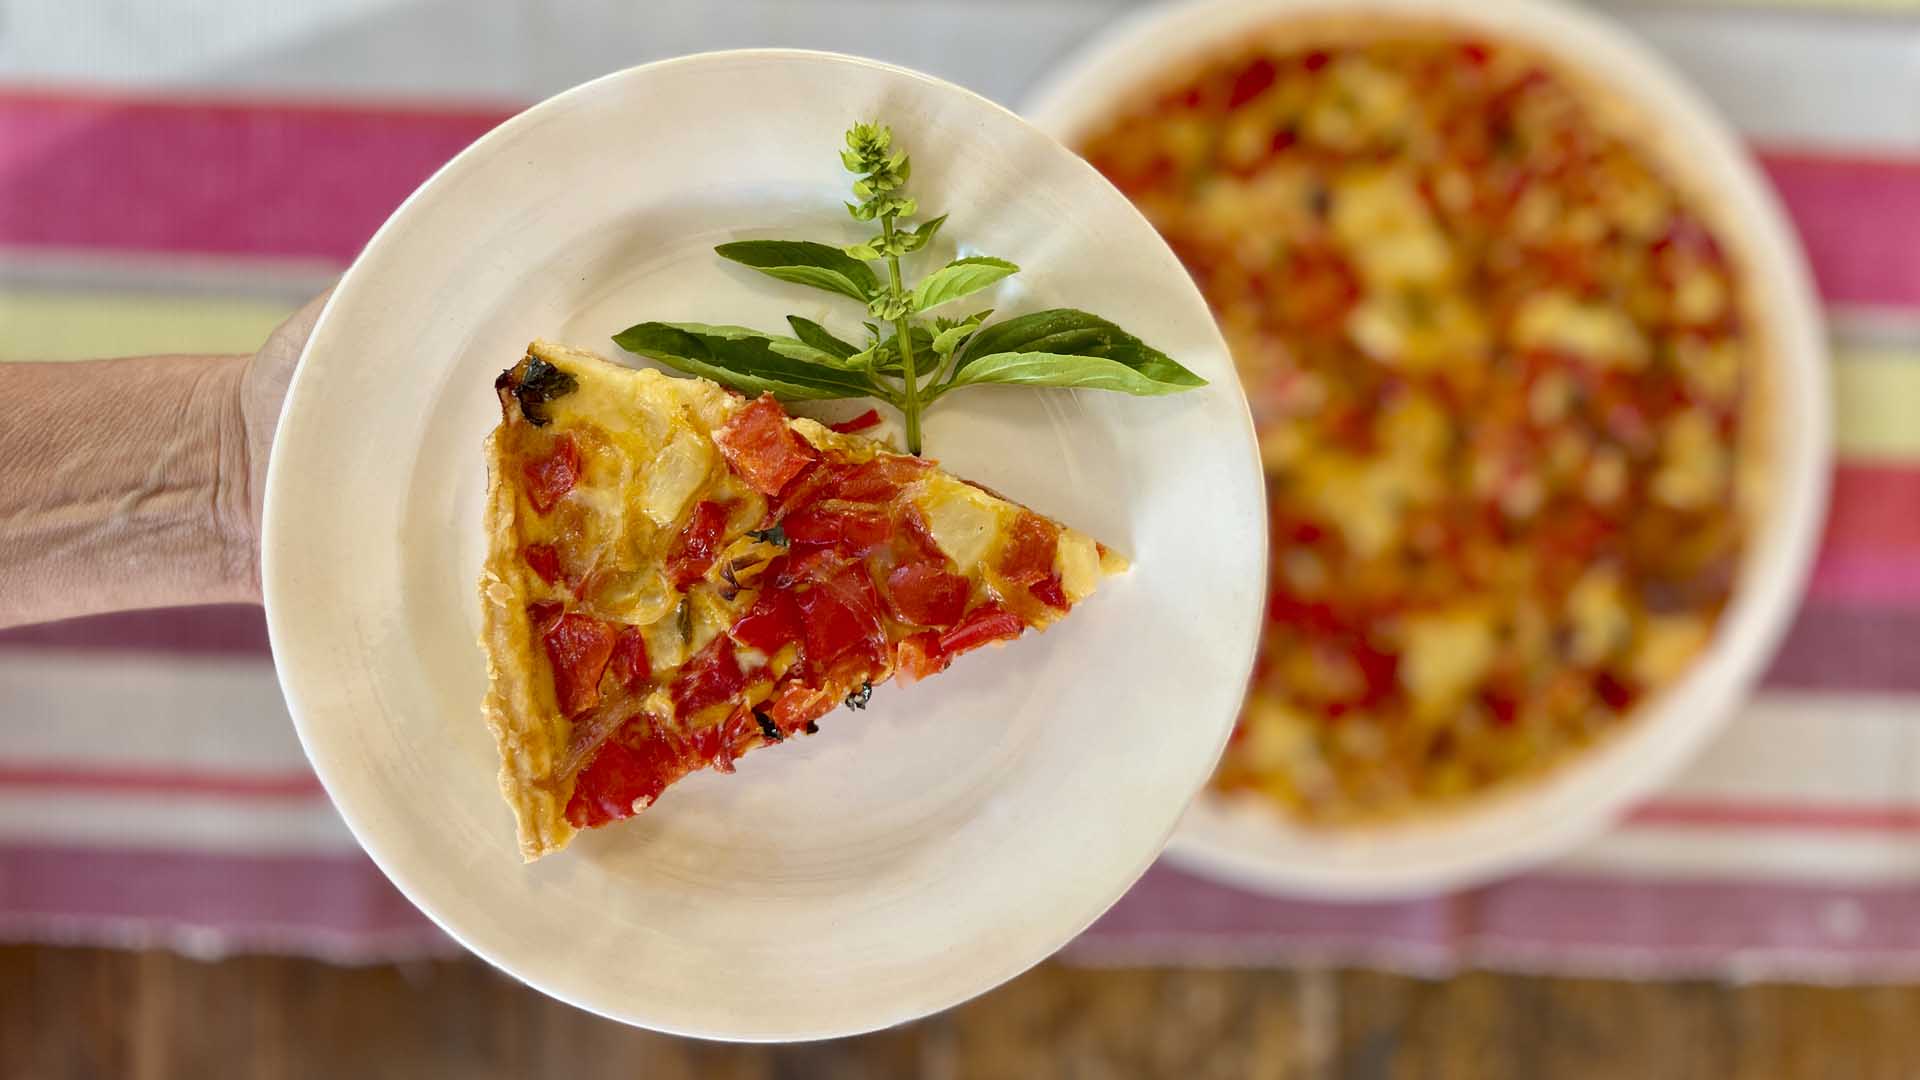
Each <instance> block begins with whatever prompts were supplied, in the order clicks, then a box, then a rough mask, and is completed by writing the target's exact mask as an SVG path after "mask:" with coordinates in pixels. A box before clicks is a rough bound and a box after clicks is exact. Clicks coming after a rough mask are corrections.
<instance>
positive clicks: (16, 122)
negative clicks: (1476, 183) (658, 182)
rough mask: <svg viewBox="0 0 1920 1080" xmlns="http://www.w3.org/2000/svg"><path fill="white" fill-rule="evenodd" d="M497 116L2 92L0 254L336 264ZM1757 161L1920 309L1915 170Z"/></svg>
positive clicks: (1794, 204) (1826, 280)
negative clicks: (18, 249) (29, 251)
mask: <svg viewBox="0 0 1920 1080" xmlns="http://www.w3.org/2000/svg"><path fill="white" fill-rule="evenodd" d="M511 112H512V110H511V109H508V108H505V107H501V106H494V105H473V106H467V107H435V106H418V107H411V106H379V105H361V104H352V103H334V104H321V105H317V104H311V103H304V104H296V103H289V102H271V101H252V102H231V101H222V102H215V101H206V100H191V99H184V98H169V99H148V98H135V97H115V96H109V95H95V94H79V93H47V92H30V91H18V90H16V91H11V92H0V244H11V245H20V246H36V245H57V246H64V247H96V248H119V249H134V250H159V251H202V252H220V253H228V254H239V255H281V256H304V257H319V258H327V259H333V260H337V261H345V260H347V259H349V258H351V257H352V256H353V254H354V253H355V252H357V251H358V250H359V248H360V246H361V245H362V244H363V243H365V242H366V239H367V237H369V236H371V235H372V233H373V230H374V229H375V228H377V227H378V226H379V224H380V222H381V221H383V220H385V218H386V216H387V214H389V213H390V212H391V211H392V210H393V208H394V207H395V206H397V205H399V203H400V201H401V200H402V199H404V198H405V197H406V196H407V194H408V193H410V192H411V191H412V190H413V189H414V188H415V187H417V186H418V185H419V184H420V182H421V181H422V180H424V179H426V177H427V176H429V175H430V174H431V173H432V172H433V170H434V169H436V168H438V167H439V166H440V165H441V164H442V163H444V162H445V161H446V160H447V159H448V158H450V157H452V156H453V155H454V154H455V153H457V152H458V151H459V150H460V149H461V148H463V147H465V146H466V145H467V144H468V143H470V142H472V141H473V140H474V139H476V138H478V137H479V136H480V135H482V134H484V133H485V132H486V131H487V130H489V129H490V128H492V127H493V126H494V125H496V124H497V123H499V122H500V121H501V120H503V119H505V118H506V117H507V116H509V115H511ZM1760 157H1761V162H1762V165H1763V167H1764V168H1765V169H1766V172H1767V174H1768V175H1769V176H1770V177H1772V179H1773V182H1774V184H1775V186H1776V187H1777V188H1778V190H1779V192H1780V195H1781V198H1782V200H1783V202H1784V203H1785V204H1786V207H1787V210H1788V213H1789V214H1790V216H1791V217H1792V218H1793V220H1794V222H1795V224H1796V225H1797V226H1798V228H1799V231H1800V233H1801V236H1802V238H1803V242H1804V243H1805V245H1806V247H1807V250H1808V254H1809V256H1810V257H1811V259H1812V262H1813V267H1814V273H1815V276H1816V277H1817V278H1818V279H1819V282H1820V285H1821V289H1822V292H1823V293H1824V295H1825V296H1826V297H1827V299H1829V300H1832V301H1837V302H1842V303H1877V304H1916V303H1920V161H1908V160H1880V159H1872V158H1859V157H1839V156H1828V155H1819V154H1810V153H1803V152H1796V151H1790V150H1779V151H1763V152H1762V153H1761V155H1760Z"/></svg>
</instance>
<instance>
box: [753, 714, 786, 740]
mask: <svg viewBox="0 0 1920 1080" xmlns="http://www.w3.org/2000/svg"><path fill="white" fill-rule="evenodd" d="M753 719H754V722H755V723H757V724H759V725H760V737H761V738H763V739H765V740H767V741H768V742H770V743H772V742H779V741H780V740H781V739H783V738H785V736H783V735H781V734H780V725H778V724H776V723H774V722H773V717H771V716H768V715H767V714H766V712H765V711H764V710H761V709H755V710H753Z"/></svg>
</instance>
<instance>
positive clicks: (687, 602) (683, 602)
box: [674, 596, 693, 649]
mask: <svg viewBox="0 0 1920 1080" xmlns="http://www.w3.org/2000/svg"><path fill="white" fill-rule="evenodd" d="M674 618H675V620H677V622H678V623H679V626H680V640H681V641H684V642H686V643H687V648H689V649H691V648H693V601H692V600H691V599H690V598H688V597H685V596H683V597H681V598H680V607H679V609H678V610H677V611H675V612H674Z"/></svg>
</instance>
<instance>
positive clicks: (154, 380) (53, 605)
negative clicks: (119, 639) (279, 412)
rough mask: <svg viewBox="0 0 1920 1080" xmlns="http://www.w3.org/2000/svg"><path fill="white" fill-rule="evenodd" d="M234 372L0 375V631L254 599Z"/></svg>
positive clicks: (153, 362)
mask: <svg viewBox="0 0 1920 1080" xmlns="http://www.w3.org/2000/svg"><path fill="white" fill-rule="evenodd" d="M245 363H246V358H245V357H239V356H166V357H139V358H133V359H125V360H100V361H91V362H86V363H60V364H7V365H3V366H0V378H4V379H5V380H6V386H7V389H8V391H9V392H8V394H7V395H6V400H7V402H8V405H7V415H6V418H5V420H3V421H0V626H13V625H17V624H20V623H29V622H41V621H45V620H49V619H60V618H67V617H69V616H74V615H86V614H92V613H95V612H100V611H110V610H121V609H128V608H143V607H162V606H166V605H172V604H204V603H218V602H228V601H250V600H255V599H257V598H258V596H259V585H258V573H257V570H256V554H255V552H256V543H255V537H254V529H253V525H252V515H251V512H250V505H251V504H250V501H249V500H250V492H249V480H248V465H249V462H248V452H247V438H246V424H245V421H244V418H243V416H242V414H241V400H240V381H241V376H242V372H243V370H244V365H245Z"/></svg>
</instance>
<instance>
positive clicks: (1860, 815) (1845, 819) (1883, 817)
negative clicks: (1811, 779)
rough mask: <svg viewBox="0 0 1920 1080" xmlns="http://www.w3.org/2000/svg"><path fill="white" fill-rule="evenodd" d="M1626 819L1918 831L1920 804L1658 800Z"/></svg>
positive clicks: (1670, 824)
mask: <svg viewBox="0 0 1920 1080" xmlns="http://www.w3.org/2000/svg"><path fill="white" fill-rule="evenodd" d="M1627 822H1628V823H1629V824H1632V825H1643V826H1655V827H1663V828H1687V829H1702V828H1705V829H1787V830H1793V831H1814V832H1913V831H1914V830H1916V829H1920V806H1892V805H1883V806H1841V805H1836V804H1832V803H1827V804H1820V803H1798V804H1796V803H1770V802H1743V801H1738V800H1732V801H1726V802H1720V801H1704V800H1678V799H1659V800H1656V801H1654V802H1650V803H1646V804H1645V805H1642V806H1640V807H1638V808H1637V809H1635V810H1634V811H1633V812H1632V813H1631V814H1629V815H1628V816H1627Z"/></svg>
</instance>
